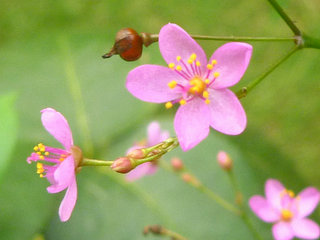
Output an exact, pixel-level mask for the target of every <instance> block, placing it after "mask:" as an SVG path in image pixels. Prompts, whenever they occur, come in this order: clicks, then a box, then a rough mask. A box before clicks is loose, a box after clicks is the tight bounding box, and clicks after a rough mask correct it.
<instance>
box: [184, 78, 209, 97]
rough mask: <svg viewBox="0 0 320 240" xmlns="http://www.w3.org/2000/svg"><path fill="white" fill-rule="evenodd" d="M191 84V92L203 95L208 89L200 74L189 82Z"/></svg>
mask: <svg viewBox="0 0 320 240" xmlns="http://www.w3.org/2000/svg"><path fill="white" fill-rule="evenodd" d="M189 84H190V86H192V87H191V88H190V89H189V91H188V92H189V93H192V94H199V95H201V94H202V93H203V91H204V90H205V89H206V87H207V86H206V84H205V83H204V82H203V81H202V79H201V78H200V77H198V76H196V77H194V78H193V79H191V80H190V82H189Z"/></svg>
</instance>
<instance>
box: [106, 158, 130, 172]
mask: <svg viewBox="0 0 320 240" xmlns="http://www.w3.org/2000/svg"><path fill="white" fill-rule="evenodd" d="M110 168H111V169H112V170H113V171H115V172H118V173H128V172H130V171H131V170H132V169H134V168H135V164H134V162H133V160H131V159H130V158H128V157H121V158H117V159H116V160H115V161H114V162H113V164H112V165H111V167H110Z"/></svg>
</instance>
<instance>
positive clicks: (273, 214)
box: [249, 195, 280, 222]
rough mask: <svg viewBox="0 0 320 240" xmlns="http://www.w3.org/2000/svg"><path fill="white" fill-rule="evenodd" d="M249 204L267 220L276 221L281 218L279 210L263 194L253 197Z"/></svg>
mask: <svg viewBox="0 0 320 240" xmlns="http://www.w3.org/2000/svg"><path fill="white" fill-rule="evenodd" d="M249 206H250V207H251V210H252V211H253V212H254V213H255V214H256V215H257V216H258V217H259V218H261V219H262V220H263V221H265V222H275V221H277V220H279V219H280V215H279V212H278V211H276V210H275V209H274V208H273V207H272V206H271V205H270V204H269V203H268V201H267V200H266V199H265V198H263V197H261V196H257V195H256V196H253V197H251V198H250V200H249Z"/></svg>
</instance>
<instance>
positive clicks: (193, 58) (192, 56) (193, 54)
mask: <svg viewBox="0 0 320 240" xmlns="http://www.w3.org/2000/svg"><path fill="white" fill-rule="evenodd" d="M196 58H197V55H196V54H195V53H192V54H191V56H190V59H191V60H193V61H194V60H196Z"/></svg>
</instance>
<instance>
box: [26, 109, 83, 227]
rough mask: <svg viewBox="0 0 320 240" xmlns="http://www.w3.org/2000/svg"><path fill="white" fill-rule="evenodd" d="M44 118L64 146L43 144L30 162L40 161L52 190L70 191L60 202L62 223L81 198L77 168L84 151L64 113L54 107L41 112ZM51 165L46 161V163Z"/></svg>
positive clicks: (39, 164)
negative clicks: (78, 192)
mask: <svg viewBox="0 0 320 240" xmlns="http://www.w3.org/2000/svg"><path fill="white" fill-rule="evenodd" d="M41 113H42V115H41V121H42V124H43V126H44V127H45V129H46V130H47V131H48V132H49V133H50V134H51V135H52V136H54V137H55V138H56V139H57V140H58V141H59V142H60V143H61V144H62V145H63V147H64V149H60V148H53V147H48V146H45V145H43V144H42V143H39V144H38V145H37V146H35V147H34V151H35V152H34V153H32V154H31V156H30V157H28V159H27V162H28V163H31V162H32V161H35V162H37V173H38V174H39V175H40V177H45V178H47V179H48V181H49V182H50V184H51V186H49V187H48V188H47V190H48V192H49V193H58V192H61V191H63V190H65V189H67V192H66V194H65V196H64V198H63V200H62V202H61V204H60V208H59V216H60V219H61V221H62V222H65V221H67V220H68V219H69V218H70V216H71V213H72V210H73V208H74V206H75V204H76V201H77V183H76V175H75V169H76V167H77V164H78V163H79V162H77V161H79V160H81V158H82V154H81V150H80V149H79V148H78V147H76V146H74V145H73V139H72V133H71V130H70V127H69V124H68V122H67V120H66V119H65V118H64V116H63V115H62V114H61V113H59V112H57V111H56V110H54V109H52V108H46V109H43V110H42V111H41ZM43 162H45V163H48V164H45V163H43Z"/></svg>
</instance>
